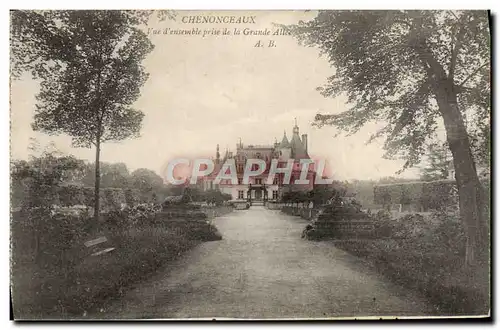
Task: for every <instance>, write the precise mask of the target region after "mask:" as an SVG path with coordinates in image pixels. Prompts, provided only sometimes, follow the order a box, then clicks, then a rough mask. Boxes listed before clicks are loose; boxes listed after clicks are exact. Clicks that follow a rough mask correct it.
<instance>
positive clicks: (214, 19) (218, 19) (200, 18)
mask: <svg viewBox="0 0 500 330" xmlns="http://www.w3.org/2000/svg"><path fill="white" fill-rule="evenodd" d="M255 17H256V16H212V15H207V16H205V15H196V16H183V17H182V19H181V22H182V23H190V24H203V23H206V24H213V23H223V24H255Z"/></svg>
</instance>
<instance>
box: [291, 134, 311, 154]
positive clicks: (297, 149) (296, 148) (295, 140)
mask: <svg viewBox="0 0 500 330" xmlns="http://www.w3.org/2000/svg"><path fill="white" fill-rule="evenodd" d="M290 147H291V148H292V154H291V156H292V158H295V159H303V158H309V155H308V154H307V152H306V148H304V144H303V143H302V141H301V139H300V136H299V134H298V133H294V134H293V136H292V141H291V142H290Z"/></svg>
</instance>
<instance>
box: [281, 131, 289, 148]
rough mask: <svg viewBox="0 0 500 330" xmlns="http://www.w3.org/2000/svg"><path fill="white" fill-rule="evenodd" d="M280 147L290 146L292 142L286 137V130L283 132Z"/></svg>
mask: <svg viewBox="0 0 500 330" xmlns="http://www.w3.org/2000/svg"><path fill="white" fill-rule="evenodd" d="M279 147H280V148H290V142H288V138H287V137H286V131H285V132H283V139H282V140H281V143H280V145H279Z"/></svg>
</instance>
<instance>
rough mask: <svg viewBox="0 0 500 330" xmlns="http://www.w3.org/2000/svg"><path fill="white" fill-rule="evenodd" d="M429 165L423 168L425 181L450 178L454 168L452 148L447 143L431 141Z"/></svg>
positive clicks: (428, 155) (422, 173) (428, 157)
mask: <svg viewBox="0 0 500 330" xmlns="http://www.w3.org/2000/svg"><path fill="white" fill-rule="evenodd" d="M426 158H427V165H426V166H424V167H423V168H421V179H422V180H423V181H433V180H444V179H448V176H449V173H450V171H451V170H453V164H452V162H451V161H452V157H451V153H450V149H449V147H448V146H447V144H446V143H443V144H439V143H431V144H430V145H429V146H428V147H427V155H426Z"/></svg>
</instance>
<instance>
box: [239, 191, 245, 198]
mask: <svg viewBox="0 0 500 330" xmlns="http://www.w3.org/2000/svg"><path fill="white" fill-rule="evenodd" d="M243 194H244V191H243V190H238V199H243V198H244V197H243Z"/></svg>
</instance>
